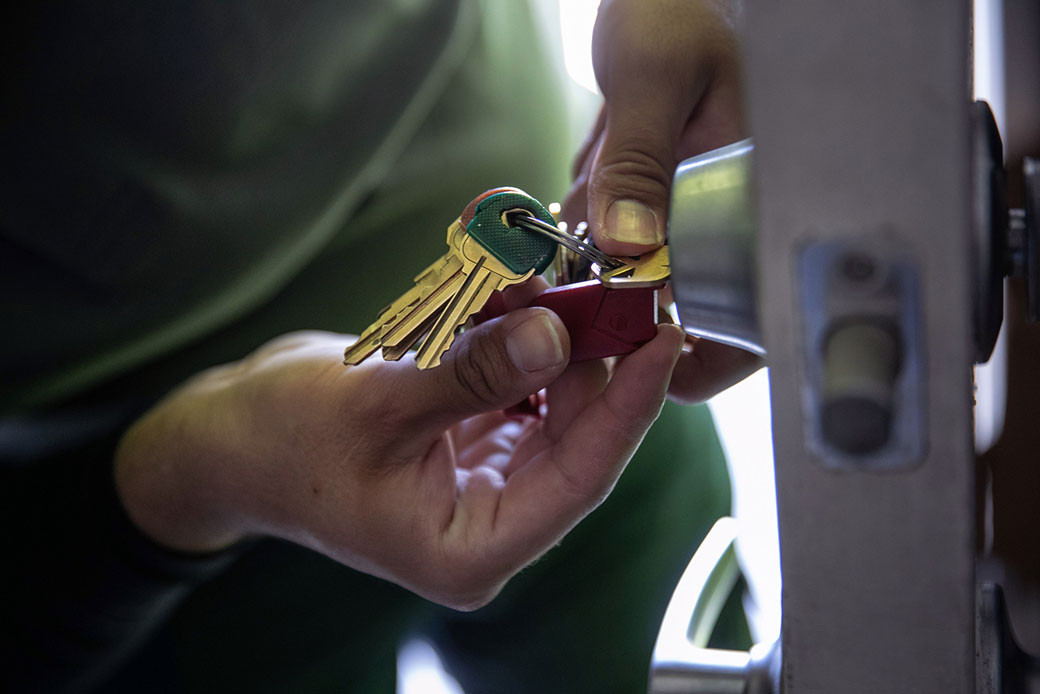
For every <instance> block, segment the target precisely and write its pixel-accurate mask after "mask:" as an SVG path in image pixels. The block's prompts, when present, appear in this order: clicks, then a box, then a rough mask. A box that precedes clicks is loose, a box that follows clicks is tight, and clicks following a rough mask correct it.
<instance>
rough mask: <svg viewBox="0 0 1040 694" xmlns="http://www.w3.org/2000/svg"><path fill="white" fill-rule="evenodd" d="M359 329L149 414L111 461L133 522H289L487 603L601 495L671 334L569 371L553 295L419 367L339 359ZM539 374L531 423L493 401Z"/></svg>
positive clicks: (354, 560) (452, 600) (302, 347)
mask: <svg viewBox="0 0 1040 694" xmlns="http://www.w3.org/2000/svg"><path fill="white" fill-rule="evenodd" d="M524 291H526V292H528V293H529V294H533V293H537V291H539V288H538V287H537V286H532V287H529V288H526V289H525V290H524ZM530 298H531V296H523V295H521V296H514V297H513V299H512V300H511V303H512V306H518V305H524V304H526V303H527V301H529V300H530ZM350 341H351V340H350V338H348V337H344V336H340V335H335V334H330V333H299V334H291V335H288V336H285V337H282V338H279V339H277V340H274V341H273V342H271V343H269V344H267V345H265V346H264V347H262V348H260V349H259V350H258V351H257V352H256V353H254V354H253V355H251V356H249V357H247V358H246V359H244V360H242V361H240V362H237V363H234V364H230V365H227V366H223V367H218V368H216V369H213V370H211V371H208V372H205V373H203V374H201V375H199V376H197V377H196V378H195V379H193V380H191V381H190V382H188V383H187V384H186V385H184V386H182V387H181V388H180V389H179V390H178V391H176V392H175V393H173V394H172V395H171V396H170V397H169V398H167V399H166V400H165V401H163V402H162V403H160V404H159V405H157V406H156V408H154V409H153V410H152V411H151V412H149V413H148V414H146V415H145V417H143V418H142V419H141V420H140V421H139V422H138V423H137V424H135V425H134V426H133V427H132V428H131V429H130V431H129V432H128V433H127V434H126V435H125V436H124V438H123V441H122V443H121V445H120V447H119V450H118V452H117V456H116V480H117V488H118V490H119V494H120V498H121V499H122V501H123V503H124V505H125V506H126V508H127V510H128V512H129V514H130V516H131V518H132V519H133V520H134V521H135V523H136V524H137V525H138V526H139V527H140V528H141V529H142V530H143V531H144V532H145V533H147V534H149V535H150V536H151V537H152V538H154V539H155V540H156V541H158V542H160V543H163V544H165V545H167V546H170V547H172V548H175V549H179V550H186V551H200V550H214V549H219V548H222V547H225V546H227V545H229V544H230V543H233V542H235V541H237V540H239V539H241V538H244V537H246V536H250V535H268V536H276V537H281V538H285V539H288V540H291V541H294V542H297V543H299V544H302V545H305V546H307V547H311V548H313V549H315V550H317V551H319V552H322V553H324V554H326V555H328V556H330V557H332V558H333V559H335V560H337V561H340V562H342V563H344V564H347V565H349V566H352V567H354V568H357V569H359V570H361V571H365V572H368V573H371V574H374V575H377V576H381V577H383V578H386V579H389V580H391V581H394V582H396V583H398V584H400V585H402V586H404V587H406V588H408V589H410V590H412V591H414V592H416V593H418V594H420V595H423V596H425V597H427V598H429V599H431V600H434V601H436V602H440V603H442V604H446V605H449V606H452V607H455V608H457V609H472V608H476V607H479V606H481V605H483V604H485V603H486V602H488V601H489V600H490V599H491V598H492V597H494V595H496V594H497V593H498V591H499V590H500V589H501V587H502V585H503V584H504V583H505V582H506V580H508V578H510V577H511V576H512V575H513V574H515V573H516V572H517V571H519V570H520V569H521V568H523V567H524V566H525V565H527V564H528V563H530V562H531V561H533V560H534V559H536V558H537V557H538V556H539V555H540V554H542V553H543V552H545V551H546V550H547V549H549V548H550V547H552V546H553V545H554V544H555V543H556V542H558V541H559V539H560V538H561V537H562V536H563V535H564V534H565V533H566V532H567V531H568V530H569V529H570V528H572V527H573V526H574V525H575V524H576V523H577V522H578V521H579V520H580V519H581V518H582V517H584V516H585V515H586V514H587V513H589V512H590V511H591V510H592V509H593V508H595V507H596V506H597V505H598V504H599V503H600V501H602V500H603V499H604V498H605V497H606V495H607V494H608V493H609V492H610V490H611V489H612V487H613V485H614V483H615V481H616V480H617V478H618V476H619V475H620V474H621V471H622V469H623V468H624V466H625V464H626V463H627V461H628V460H629V458H630V457H631V455H632V453H633V452H634V451H635V449H636V447H637V446H638V445H639V443H640V441H641V440H642V437H643V435H644V434H645V432H646V430H647V428H648V427H649V426H650V424H651V423H652V422H653V420H654V419H655V418H656V416H657V414H658V412H659V410H660V407H661V404H662V401H663V398H664V394H665V389H666V387H667V382H668V377H669V374H670V373H671V370H672V368H673V365H674V363H675V360H676V357H677V355H678V353H679V350H680V347H681V344H682V334H681V332H680V331H679V330H677V329H676V328H674V327H670V326H665V327H662V328H661V329H660V331H659V334H658V336H657V338H655V339H654V340H653V341H651V342H650V343H649V344H647V345H645V346H644V347H643V348H642V349H640V350H639V351H637V352H636V353H634V354H632V355H630V356H629V357H628V358H626V359H625V360H624V363H622V364H620V365H619V366H618V367H617V368H616V369H615V371H614V373H613V374H612V376H610V377H609V378H608V375H607V372H606V369H605V367H604V365H603V364H601V363H592V364H588V363H587V364H578V365H574V366H571V367H567V357H568V353H569V339H568V336H567V333H566V331H565V330H564V329H563V326H562V324H561V323H560V322H559V318H557V317H556V315H555V314H553V313H552V312H550V311H548V310H546V309H520V310H516V311H513V312H512V313H509V314H506V315H504V316H502V317H501V318H498V319H495V320H492V321H489V322H487V323H484V324H482V325H480V326H478V327H476V328H474V329H472V330H470V331H467V332H465V333H463V334H462V335H461V336H459V337H458V338H457V340H456V344H455V345H454V346H453V347H452V349H451V350H450V351H449V352H448V353H447V355H445V357H444V361H443V363H442V365H441V366H440V367H438V368H435V369H432V370H429V371H419V370H418V369H416V368H415V365H414V363H412V361H411V358H410V357H406V358H405V360H403V361H401V362H397V363H393V362H383V361H381V360H379V359H378V358H373V359H371V360H369V361H367V362H366V363H364V364H362V365H361V366H357V367H344V366H343V364H342V355H343V350H344V348H345V347H346V346H347V345H348V344H349V343H350ZM542 388H547V391H546V402H547V411H546V414H545V416H544V417H543V418H542V419H534V418H531V419H528V420H526V421H524V422H517V421H512V420H509V419H507V418H506V417H505V416H504V415H503V414H502V413H501V409H502V408H505V407H507V406H509V405H513V404H515V403H517V402H519V401H520V400H522V399H524V398H525V397H527V396H528V395H529V394H530V393H534V392H537V391H539V390H540V389H542Z"/></svg>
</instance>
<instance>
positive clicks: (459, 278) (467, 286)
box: [344, 189, 556, 369]
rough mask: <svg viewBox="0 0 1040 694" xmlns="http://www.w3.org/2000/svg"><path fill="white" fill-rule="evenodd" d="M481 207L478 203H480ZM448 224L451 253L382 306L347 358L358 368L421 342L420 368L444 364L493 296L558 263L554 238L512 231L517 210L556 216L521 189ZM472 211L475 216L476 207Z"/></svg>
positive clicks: (495, 195)
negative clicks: (376, 357)
mask: <svg viewBox="0 0 1040 694" xmlns="http://www.w3.org/2000/svg"><path fill="white" fill-rule="evenodd" d="M474 203H475V205H474ZM474 203H471V205H470V206H469V207H467V210H466V212H464V215H465V216H466V217H467V220H466V221H467V222H468V224H467V225H466V226H463V219H461V218H460V219H457V220H455V222H453V223H452V224H451V226H449V227H448V238H447V242H448V252H447V253H446V254H445V255H444V256H443V257H442V258H440V259H439V260H438V261H437V262H435V263H434V264H433V265H431V266H430V267H428V268H427V269H426V270H424V271H423V272H422V273H420V274H419V275H418V276H417V277H416V278H415V282H416V286H415V287H413V288H412V289H411V290H410V291H408V292H407V293H406V294H405V295H404V296H402V297H401V298H400V299H398V300H397V301H395V302H393V303H392V304H391V305H390V306H388V307H387V308H386V309H384V310H383V311H382V312H381V313H380V314H379V318H378V319H377V320H376V322H375V323H373V324H372V325H371V326H369V327H368V328H367V329H366V330H365V331H364V332H363V333H362V335H361V337H360V338H359V339H358V341H357V342H356V343H355V344H354V345H352V346H351V347H349V348H348V349H347V350H346V352H345V354H344V363H345V364H359V363H361V362H362V361H364V360H365V359H366V358H368V357H369V356H370V355H371V354H372V353H373V352H375V351H376V350H377V349H379V348H380V347H381V348H382V356H383V358H384V359H387V360H397V359H400V358H401V357H403V356H404V355H405V354H406V353H407V352H408V350H410V349H411V348H412V347H413V346H414V345H416V344H419V343H420V341H421V344H419V351H418V354H417V355H416V365H417V366H418V367H419V368H420V369H428V368H432V367H435V366H437V365H438V364H440V360H441V356H442V355H443V354H444V353H445V352H446V351H447V350H448V349H449V348H450V347H451V345H452V343H453V342H454V340H455V333H456V331H457V329H458V328H459V327H461V326H462V325H463V324H464V323H465V322H466V321H467V320H468V319H469V317H470V316H472V315H473V314H475V313H476V312H478V311H479V310H480V309H481V308H482V307H483V306H484V304H485V303H487V300H488V299H489V298H490V297H491V295H492V294H493V293H494V292H495V291H497V290H500V289H504V288H505V287H508V286H510V285H513V284H519V283H521V282H525V281H526V280H528V279H530V278H531V277H533V276H534V275H535V274H538V273H541V272H542V271H543V270H544V269H545V268H546V267H547V266H548V264H549V263H550V262H551V261H552V258H553V256H554V255H555V253H556V245H555V243H554V242H552V240H550V239H545V238H544V237H541V236H539V235H538V234H535V233H532V232H530V231H529V230H526V229H522V228H520V227H514V226H511V225H510V223H509V220H508V215H507V213H513V212H516V211H520V212H523V213H524V214H526V215H535V216H537V217H539V218H541V219H545V218H548V219H550V220H551V219H552V216H551V215H550V214H549V212H548V211H547V210H545V208H544V207H542V206H541V204H540V203H538V201H537V200H535V199H534V198H532V197H530V196H529V195H527V194H526V193H523V192H522V191H519V190H516V189H508V190H504V191H503V192H490V194H489V193H485V194H484V195H483V196H481V197H478V198H477V200H475V201H474ZM471 208H472V215H470V210H471Z"/></svg>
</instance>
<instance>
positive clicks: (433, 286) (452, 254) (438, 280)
mask: <svg viewBox="0 0 1040 694" xmlns="http://www.w3.org/2000/svg"><path fill="white" fill-rule="evenodd" d="M465 235H466V230H465V228H464V227H463V226H462V225H461V224H460V223H459V222H458V220H456V221H455V222H453V223H452V224H451V225H450V226H449V227H448V238H447V243H448V252H447V253H445V254H444V255H443V256H442V257H440V258H438V259H437V260H436V261H435V262H434V263H433V264H432V265H430V266H429V267H428V268H426V269H425V270H423V271H422V272H420V273H419V274H418V275H416V277H415V280H414V281H415V286H414V287H413V288H412V289H411V290H409V291H408V292H406V293H405V294H404V295H402V296H401V298H399V299H397V300H396V301H394V302H393V303H392V304H390V305H389V306H387V307H386V308H384V309H383V310H382V311H380V312H379V317H378V318H377V319H376V322H375V323H373V324H372V325H370V326H369V327H368V328H366V329H365V331H364V332H363V333H361V337H360V338H358V341H357V342H355V343H354V344H353V345H351V346H350V347H348V348H347V350H346V352H345V353H344V355H343V363H344V364H360V363H361V362H363V361H364V360H365V359H367V358H368V357H369V356H371V355H372V353H373V352H375V351H376V350H377V349H379V348H380V347H383V348H384V355H383V356H384V359H392V360H396V359H400V358H401V357H402V356H404V354H405V353H406V352H407V351H408V349H410V348H411V346H412V345H413V344H415V342H416V341H417V340H418V339H419V338H421V337H422V335H423V334H425V331H421V330H420V328H421V326H422V325H423V324H424V323H427V329H428V327H429V323H428V320H429V316H431V315H432V316H436V315H437V313H438V311H439V309H440V308H442V307H443V306H444V304H445V303H446V302H447V301H448V300H449V299H450V298H451V296H452V295H454V294H455V292H456V291H458V288H459V286H461V284H462V281H463V280H464V279H465V278H464V277H463V276H462V267H463V262H462V259H461V258H460V257H459V249H461V244H462V238H463V237H464V236H465ZM396 351H399V352H400V354H396V355H394V353H395V352H396ZM388 352H389V353H390V354H391V355H394V356H388V354H387V353H388Z"/></svg>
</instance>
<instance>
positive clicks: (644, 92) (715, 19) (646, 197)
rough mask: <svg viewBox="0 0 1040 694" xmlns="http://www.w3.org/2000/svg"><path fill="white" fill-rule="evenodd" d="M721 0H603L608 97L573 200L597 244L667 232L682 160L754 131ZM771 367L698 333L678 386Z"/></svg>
mask: <svg viewBox="0 0 1040 694" xmlns="http://www.w3.org/2000/svg"><path fill="white" fill-rule="evenodd" d="M724 5H725V3H724V2H721V1H720V0H715V1H709V0H604V2H603V3H602V4H601V6H600V10H599V16H598V18H597V20H596V28H595V32H594V35H593V46H592V55H593V64H594V67H595V70H596V79H597V81H598V82H599V86H600V89H601V91H602V92H603V96H604V99H605V103H604V105H603V108H602V109H601V111H600V114H599V118H598V120H597V122H596V124H595V126H594V127H593V130H592V133H591V134H590V135H589V137H588V139H587V140H586V142H585V145H584V146H583V147H582V149H581V151H580V152H579V154H578V157H577V159H576V161H575V181H574V185H573V186H572V188H571V190H570V192H569V193H568V195H567V198H566V200H565V202H564V205H563V218H564V219H565V220H567V222H568V223H569V224H570V225H571V227H572V228H573V226H574V224H575V223H576V222H579V221H581V220H587V221H588V222H589V227H590V229H591V232H592V235H593V237H594V239H595V241H596V245H597V246H598V247H599V248H601V249H602V250H604V251H606V252H607V253H610V254H611V255H639V254H641V253H645V252H647V251H649V250H651V249H653V248H655V247H657V246H660V245H661V244H662V243H664V239H665V230H666V224H667V220H668V202H669V197H670V190H671V182H672V176H673V175H674V173H675V169H676V166H677V165H678V164H679V162H680V161H682V160H683V159H686V158H688V157H692V156H694V155H697V154H701V153H703V152H707V151H709V150H712V149H715V148H717V147H721V146H722V145H726V144H729V143H731V142H735V141H737V140H740V139H742V138H743V137H746V132H745V128H744V122H743V114H742V109H741V72H740V50H739V44H738V41H737V37H736V35H735V33H734V30H733V26H732V17H731V16H730V14H729V13H728V12H727V11H726V9H725V7H724ZM760 366H761V359H760V358H759V357H757V356H755V355H753V354H750V353H748V352H745V351H743V350H739V349H735V348H733V347H727V346H724V345H720V344H718V343H714V342H710V341H707V340H698V339H696V338H692V337H691V338H689V340H688V341H687V346H686V351H685V352H684V355H683V357H682V358H681V359H680V361H679V364H678V365H677V367H676V371H675V375H674V377H673V379H672V384H671V387H670V390H669V395H670V396H671V397H672V398H673V399H675V400H678V401H681V402H699V401H702V400H705V399H707V398H709V397H711V396H712V395H714V394H715V393H716V392H718V391H720V390H723V389H725V388H726V387H728V386H730V385H732V384H733V383H736V382H737V381H739V380H741V379H743V378H744V377H745V376H747V375H749V374H750V373H752V372H753V371H755V370H756V369H758V368H759V367H760Z"/></svg>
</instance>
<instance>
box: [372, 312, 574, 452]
mask: <svg viewBox="0 0 1040 694" xmlns="http://www.w3.org/2000/svg"><path fill="white" fill-rule="evenodd" d="M569 356H570V338H569V337H568V335H567V329H566V328H565V327H564V326H563V323H562V322H561V321H560V319H559V317H558V316H557V315H556V314H555V313H553V312H552V311H549V310H548V309H542V308H525V309H520V310H517V311H513V312H511V313H508V314H506V315H504V316H501V317H500V318H496V319H494V320H491V321H488V322H486V323H483V324H481V325H479V326H477V327H475V328H472V329H470V330H467V331H465V332H464V333H462V334H461V335H460V336H458V337H457V338H456V339H455V343H454V344H453V345H452V347H451V349H450V350H449V351H448V352H447V353H446V354H445V355H444V356H443V357H442V358H441V364H440V366H438V367H436V368H433V369H428V370H426V371H419V370H417V369H416V368H415V366H414V364H412V363H410V360H409V361H405V362H401V364H400V365H399V366H400V367H402V368H397V369H394V373H393V379H392V380H391V381H390V382H388V383H387V384H386V386H385V387H387V388H390V389H391V390H390V392H393V393H397V394H399V396H400V397H399V400H398V401H397V402H396V403H395V405H396V406H397V407H399V408H400V413H399V414H398V415H396V416H398V417H400V418H401V419H403V420H404V422H406V426H415V427H418V428H420V429H425V430H426V431H428V432H437V431H440V430H442V429H444V428H446V427H448V426H451V425H453V424H455V423H457V422H460V421H462V420H463V419H466V418H467V417H470V416H473V415H476V414H480V413H483V412H491V411H494V410H500V409H503V408H505V407H509V406H511V405H514V404H516V403H517V402H519V401H520V400H522V399H524V398H526V397H527V396H528V395H530V394H531V393H535V392H537V391H539V390H541V389H542V388H544V387H545V386H546V385H548V384H549V383H551V382H552V381H553V380H554V379H555V378H556V377H557V376H559V375H560V373H561V372H562V371H563V370H564V368H565V367H566V365H567V360H568V358H569Z"/></svg>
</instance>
